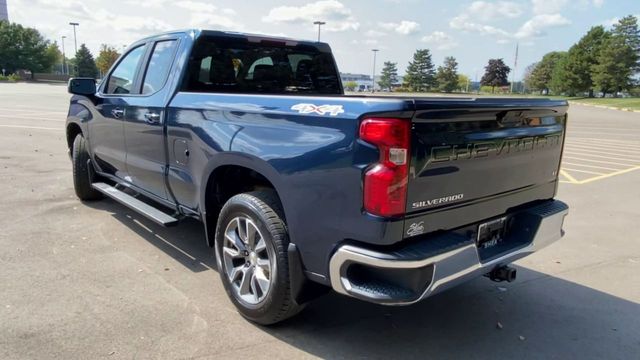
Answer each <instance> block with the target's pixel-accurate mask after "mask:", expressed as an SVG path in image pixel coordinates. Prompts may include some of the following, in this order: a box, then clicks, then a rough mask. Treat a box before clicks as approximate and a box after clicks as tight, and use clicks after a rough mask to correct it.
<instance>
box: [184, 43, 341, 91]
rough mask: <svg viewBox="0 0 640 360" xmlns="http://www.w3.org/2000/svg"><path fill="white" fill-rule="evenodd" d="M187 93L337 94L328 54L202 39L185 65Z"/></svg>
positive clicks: (299, 47)
mask: <svg viewBox="0 0 640 360" xmlns="http://www.w3.org/2000/svg"><path fill="white" fill-rule="evenodd" d="M187 74H188V76H187V78H186V79H185V83H184V86H183V90H185V91H193V92H223V93H249V94H251V93H262V94H291V93H307V94H340V93H341V88H340V79H339V78H338V76H337V75H338V72H337V69H336V67H335V63H334V61H333V57H332V56H331V54H330V53H327V52H322V51H320V50H319V49H317V48H316V47H314V46H310V45H295V46H286V45H285V44H284V43H276V42H269V43H265V42H250V41H248V40H247V39H243V38H226V37H225V38H218V37H203V38H201V39H199V40H198V42H197V44H196V45H195V47H194V49H193V52H192V54H191V57H190V60H189V67H188V71H187Z"/></svg>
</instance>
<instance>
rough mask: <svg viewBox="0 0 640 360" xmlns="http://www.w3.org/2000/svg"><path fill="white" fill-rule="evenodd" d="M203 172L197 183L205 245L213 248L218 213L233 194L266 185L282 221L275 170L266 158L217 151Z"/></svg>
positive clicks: (280, 197)
mask: <svg viewBox="0 0 640 360" xmlns="http://www.w3.org/2000/svg"><path fill="white" fill-rule="evenodd" d="M216 158H217V159H215V160H212V161H210V162H209V164H208V165H207V166H206V168H205V171H204V172H203V174H205V175H203V177H202V182H201V183H200V184H201V186H200V201H199V202H200V204H201V216H202V221H203V222H204V225H205V232H206V241H207V245H209V246H210V247H213V245H214V239H215V229H216V224H217V220H218V214H219V212H220V209H221V208H222V206H223V205H224V203H225V202H226V201H227V200H228V199H229V198H231V197H232V196H233V195H237V194H239V193H243V192H248V191H253V190H256V189H262V188H270V189H273V191H274V192H275V193H276V195H277V197H278V200H279V201H280V205H281V207H282V211H283V214H282V216H284V217H285V220H286V215H285V214H286V210H285V204H284V201H283V198H282V192H280V191H279V190H280V189H282V184H281V181H280V180H279V179H280V175H279V173H278V172H277V171H276V169H274V168H273V167H272V166H271V165H270V164H269V163H267V162H266V161H264V160H262V159H259V158H257V157H253V156H248V155H244V154H243V155H240V156H238V155H237V154H224V153H223V154H217V156H216Z"/></svg>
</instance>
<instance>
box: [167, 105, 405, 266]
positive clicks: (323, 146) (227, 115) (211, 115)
mask: <svg viewBox="0 0 640 360" xmlns="http://www.w3.org/2000/svg"><path fill="white" fill-rule="evenodd" d="M298 104H313V105H316V106H321V105H339V106H342V110H343V112H340V113H337V114H335V115H331V114H329V113H325V114H324V115H323V114H319V113H316V112H312V113H306V114H305V113H301V112H300V111H299V110H295V109H292V107H295V105H298ZM409 107H410V105H409V104H408V103H407V102H405V101H402V100H395V99H390V100H386V99H376V100H369V99H362V98H360V99H358V98H352V99H350V98H347V97H302V96H263V95H235V94H204V93H178V94H177V95H176V96H175V97H174V99H173V100H172V101H171V104H170V106H169V108H168V118H167V142H168V145H169V164H170V166H169V179H168V181H169V185H170V187H171V189H172V191H173V193H174V196H175V197H176V199H177V200H178V202H179V203H180V204H182V205H185V206H188V207H190V208H193V209H194V210H196V211H200V212H201V213H202V212H203V211H206V209H203V206H204V204H205V202H204V193H205V188H206V183H207V180H208V178H209V175H210V174H211V173H212V172H213V171H214V170H215V169H216V168H217V167H219V166H224V165H240V166H244V167H247V168H250V169H253V170H255V171H257V172H259V173H261V174H262V175H263V176H265V177H266V178H267V179H268V180H269V181H270V182H271V183H272V184H273V185H274V186H275V188H276V190H277V191H278V194H279V196H280V198H281V201H282V204H283V207H284V211H285V216H286V218H287V219H286V220H287V225H288V227H289V234H290V238H291V241H292V242H293V243H295V244H296V245H297V246H298V248H299V250H300V252H301V255H302V258H303V262H304V264H305V267H306V268H307V270H308V271H311V272H314V273H320V274H324V273H326V267H327V266H328V265H327V264H328V257H329V255H330V252H331V251H332V249H333V247H334V245H335V244H336V243H337V242H339V241H342V240H344V239H351V238H358V239H363V240H366V239H368V238H370V239H371V241H379V239H380V238H382V237H384V233H387V232H392V230H390V229H387V228H386V226H387V225H386V224H387V223H386V222H385V221H379V220H376V219H371V218H367V217H366V216H363V212H362V184H361V181H362V180H361V179H362V169H363V168H364V167H366V166H367V165H368V164H370V163H373V162H375V161H376V159H377V158H378V152H377V150H376V149H374V148H372V147H371V146H369V145H367V144H364V143H361V142H359V141H358V140H357V138H358V136H357V131H358V125H359V121H358V119H359V118H361V117H362V115H363V114H381V113H385V112H390V111H395V112H402V111H407V110H409ZM295 108H300V107H295ZM185 146H186V147H188V149H189V152H190V154H189V158H188V160H187V162H185V159H184V157H182V155H181V151H184V147H185ZM394 229H397V232H398V233H397V234H393V235H394V236H397V238H401V234H400V231H401V226H400V227H394ZM381 234H383V235H382V236H381ZM388 235H389V236H392V234H388Z"/></svg>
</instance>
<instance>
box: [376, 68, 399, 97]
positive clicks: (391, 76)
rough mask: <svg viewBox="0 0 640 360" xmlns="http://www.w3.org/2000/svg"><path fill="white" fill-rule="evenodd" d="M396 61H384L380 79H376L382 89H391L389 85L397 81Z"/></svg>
mask: <svg viewBox="0 0 640 360" xmlns="http://www.w3.org/2000/svg"><path fill="white" fill-rule="evenodd" d="M397 65H398V63H394V62H391V61H385V62H384V67H382V73H381V74H380V80H379V81H378V85H380V88H382V89H389V91H391V87H392V86H393V85H395V84H397V83H398V67H397Z"/></svg>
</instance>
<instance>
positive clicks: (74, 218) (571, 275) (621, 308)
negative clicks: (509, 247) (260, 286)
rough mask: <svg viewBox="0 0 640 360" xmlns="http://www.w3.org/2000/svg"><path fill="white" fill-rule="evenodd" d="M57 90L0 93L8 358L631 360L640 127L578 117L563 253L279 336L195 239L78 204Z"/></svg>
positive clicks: (615, 115) (3, 332) (0, 325)
mask: <svg viewBox="0 0 640 360" xmlns="http://www.w3.org/2000/svg"><path fill="white" fill-rule="evenodd" d="M65 91H66V89H65V87H63V86H56V85H38V84H0V184H1V185H0V186H1V188H0V189H2V200H1V201H0V229H1V231H0V249H1V250H0V358H1V359H49V358H57V359H93V358H108V359H131V358H142V359H146V358H150V359H177V358H249V359H253V358H257V359H281V358H282V359H297V358H314V357H320V358H342V359H354V358H372V359H378V358H384V359H389V358H391V359H401V358H420V359H428V358H434V359H442V358H456V359H458V358H474V359H499V358H518V359H551V358H557V359H569V358H571V359H574V358H575V359H603V358H606V359H637V358H639V356H640V355H639V354H640V236H639V235H638V234H639V233H640V206H638V202H639V201H640V186H639V184H640V113H628V112H622V111H615V110H607V109H600V108H593V107H587V106H582V105H575V106H572V107H571V109H570V126H569V132H568V138H567V149H566V153H565V160H564V161H565V163H564V164H563V171H562V172H561V174H562V183H561V185H560V189H559V194H558V198H559V199H561V200H563V201H565V202H567V203H568V204H569V205H570V207H571V210H570V215H569V217H568V218H567V220H566V222H565V230H566V236H565V237H564V238H563V239H562V240H561V241H560V242H558V243H556V244H554V245H552V246H550V247H548V248H546V249H544V250H543V251H541V252H539V253H537V254H534V255H532V256H530V257H528V258H525V259H523V260H521V261H518V262H517V263H516V264H515V265H516V266H517V268H518V280H517V281H516V282H514V283H510V284H504V283H501V284H496V283H493V282H491V281H489V280H488V279H485V278H480V279H477V280H474V281H471V282H469V283H467V284H465V285H462V286H460V287H457V288H455V289H453V290H450V291H447V292H444V293H441V294H438V295H436V296H434V297H432V298H429V299H427V300H425V301H423V302H421V303H418V304H416V305H413V306H409V307H384V306H378V305H373V304H369V303H364V302H361V301H358V300H354V299H350V298H347V297H344V296H340V295H336V294H330V295H327V296H325V297H323V298H321V299H318V300H317V301H315V302H313V303H311V304H309V305H308V306H307V308H306V309H305V311H304V312H303V313H301V314H300V315H299V316H297V317H295V318H294V319H292V320H290V321H287V322H285V323H283V324H281V325H278V326H275V327H261V326H256V325H254V324H251V323H249V322H247V321H245V320H244V319H243V318H242V317H241V316H239V315H238V314H237V313H236V311H235V308H234V307H233V305H232V304H231V302H230V301H229V300H228V299H227V297H226V294H225V292H224V290H223V287H222V284H221V283H220V280H219V278H218V274H217V272H216V270H214V269H215V261H214V258H213V254H212V251H211V249H209V248H208V247H207V246H206V244H205V242H204V233H203V230H202V227H201V225H200V224H199V223H198V222H196V221H186V222H184V223H182V224H180V225H179V226H178V227H175V228H171V229H165V228H162V227H160V226H157V225H155V224H153V223H151V222H149V221H147V220H146V219H144V218H142V217H140V216H139V215H137V214H136V213H134V212H132V211H131V210H129V209H127V208H125V207H123V206H120V205H118V204H116V203H115V202H113V201H110V200H104V201H100V202H94V203H81V202H80V201H78V200H77V199H76V197H75V195H74V192H73V185H72V180H71V163H70V161H69V158H68V156H67V149H66V144H65V140H64V130H63V125H64V119H65V116H66V110H67V102H68V98H69V95H67V94H66V92H65Z"/></svg>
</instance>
